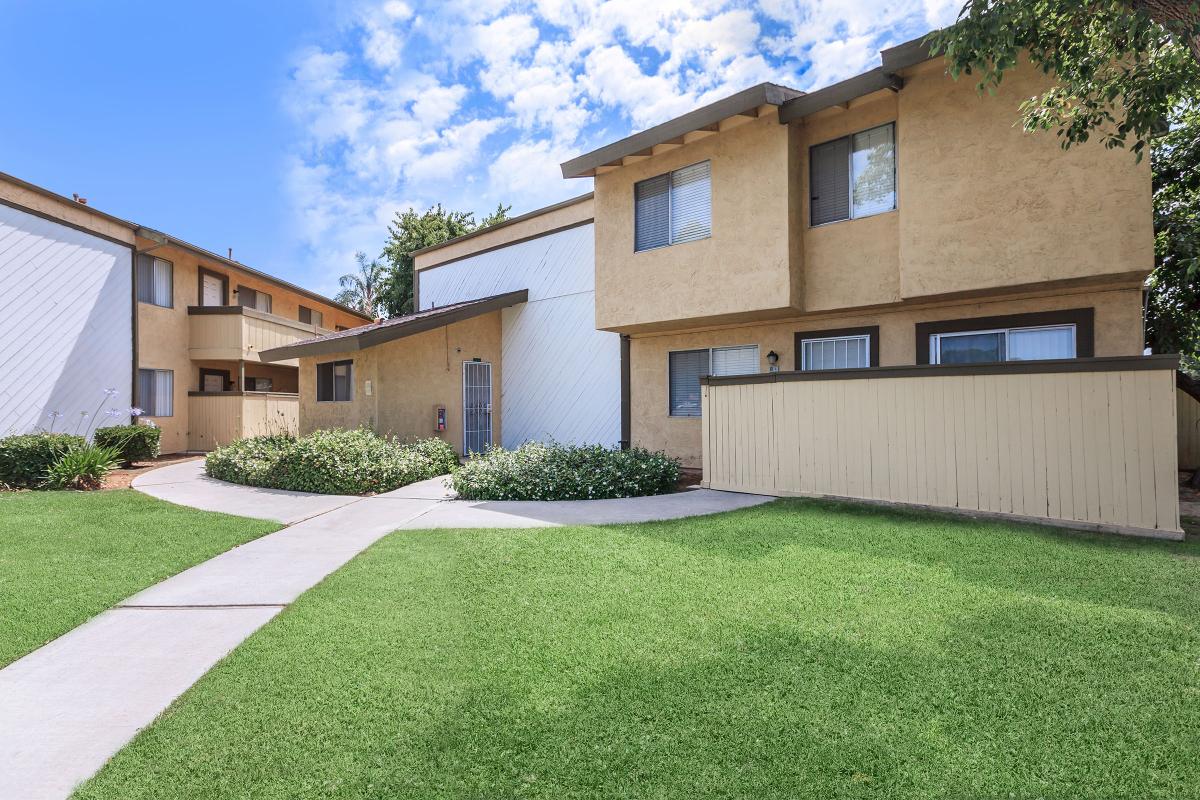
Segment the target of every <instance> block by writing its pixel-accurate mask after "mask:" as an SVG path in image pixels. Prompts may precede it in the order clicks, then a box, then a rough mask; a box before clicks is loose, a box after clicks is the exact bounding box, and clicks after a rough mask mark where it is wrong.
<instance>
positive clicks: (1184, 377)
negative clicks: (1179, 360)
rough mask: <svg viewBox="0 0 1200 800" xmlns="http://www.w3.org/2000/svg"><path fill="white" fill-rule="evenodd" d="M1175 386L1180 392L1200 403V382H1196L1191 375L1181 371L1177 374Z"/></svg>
mask: <svg viewBox="0 0 1200 800" xmlns="http://www.w3.org/2000/svg"><path fill="white" fill-rule="evenodd" d="M1175 385H1176V386H1177V387H1178V388H1179V391H1181V392H1183V393H1184V394H1186V395H1188V396H1189V397H1191V398H1192V399H1193V400H1195V401H1196V402H1198V403H1200V380H1196V379H1195V378H1193V377H1192V376H1191V375H1188V374H1187V373H1186V372H1184V371H1182V370H1180V371H1179V372H1176V373H1175Z"/></svg>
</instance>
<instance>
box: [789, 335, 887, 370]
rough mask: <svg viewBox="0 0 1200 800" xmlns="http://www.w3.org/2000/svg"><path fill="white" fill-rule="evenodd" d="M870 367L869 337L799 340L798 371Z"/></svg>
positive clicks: (828, 337)
mask: <svg viewBox="0 0 1200 800" xmlns="http://www.w3.org/2000/svg"><path fill="white" fill-rule="evenodd" d="M869 366H871V337H870V336H869V335H867V334H865V333H864V334H862V335H854V336H824V337H820V338H816V339H801V340H800V369H802V370H810V369H862V368H864V367H869Z"/></svg>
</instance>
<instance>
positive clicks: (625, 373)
mask: <svg viewBox="0 0 1200 800" xmlns="http://www.w3.org/2000/svg"><path fill="white" fill-rule="evenodd" d="M630 375H631V369H630V366H629V334H627V333H622V334H621V449H622V450H628V449H629V448H630V447H631V446H632V445H633V420H632V419H631V416H632V415H631V410H632V406H633V403H632V402H631V394H632V393H631V387H630V384H631V381H630Z"/></svg>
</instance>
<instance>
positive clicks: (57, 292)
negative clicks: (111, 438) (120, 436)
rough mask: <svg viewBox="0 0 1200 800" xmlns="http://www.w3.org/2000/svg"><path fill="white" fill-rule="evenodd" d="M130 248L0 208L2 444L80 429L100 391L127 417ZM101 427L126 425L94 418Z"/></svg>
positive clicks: (130, 366)
mask: <svg viewBox="0 0 1200 800" xmlns="http://www.w3.org/2000/svg"><path fill="white" fill-rule="evenodd" d="M131 259H132V253H131V251H130V249H129V248H128V247H125V246H123V245H120V244H117V243H115V242H110V241H108V240H107V239H102V238H100V237H98V236H93V235H91V234H88V233H84V232H82V231H79V230H76V229H75V228H71V227H68V226H66V225H60V224H58V223H56V222H51V221H50V220H47V219H43V218H42V217H38V216H35V215H33V214H27V213H25V212H24V211H19V210H17V209H15V208H12V207H10V206H7V205H3V204H0V436H5V435H8V434H10V433H26V432H29V431H32V430H33V429H34V428H35V427H49V426H50V419H49V418H48V415H49V414H50V412H53V411H58V412H61V413H62V414H63V417H62V419H60V420H58V421H57V422H56V423H55V426H54V427H55V429H56V430H59V431H62V430H66V431H68V432H72V431H74V430H75V429H76V428H77V427H82V426H80V413H79V412H80V411H87V412H88V413H89V414H91V413H94V412H95V411H96V408H97V406H98V405H99V404H100V402H101V401H102V400H103V398H104V390H105V388H109V387H111V388H115V389H117V391H118V392H120V394H119V395H118V396H117V397H116V398H114V400H113V401H112V402H110V403H106V404H105V407H106V408H108V407H116V408H121V409H127V408H129V406H130V404H131V402H132V400H131V398H130V392H131V391H132V384H133V375H132V371H133V323H132V320H131V317H132V313H133V309H132V305H133V296H132V295H133V267H132V263H131ZM98 422H99V423H100V424H112V423H113V422H117V423H127V422H129V417H128V416H126V417H124V419H116V420H113V419H110V418H108V417H105V416H103V412H101V417H100V420H99V421H98Z"/></svg>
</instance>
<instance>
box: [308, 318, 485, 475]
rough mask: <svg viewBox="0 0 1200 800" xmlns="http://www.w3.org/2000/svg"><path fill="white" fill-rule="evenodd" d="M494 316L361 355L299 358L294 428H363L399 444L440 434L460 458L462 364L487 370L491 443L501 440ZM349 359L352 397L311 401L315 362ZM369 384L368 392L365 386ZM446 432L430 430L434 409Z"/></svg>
mask: <svg viewBox="0 0 1200 800" xmlns="http://www.w3.org/2000/svg"><path fill="white" fill-rule="evenodd" d="M500 325H501V322H500V312H499V311H494V312H491V313H488V314H482V315H480V316H478V317H474V318H472V319H468V320H464V321H462V322H456V323H454V324H452V325H447V326H443V327H441V328H436V329H434V330H431V331H426V332H424V333H418V334H416V335H414V336H407V337H405V338H403V339H397V340H396V341H392V342H387V343H384V344H381V345H376V346H375V347H370V348H367V349H365V350H357V351H353V352H348V353H341V354H333V355H322V356H309V357H305V358H302V359H300V431H301V433H302V434H305V433H310V432H312V431H314V430H320V429H323V428H355V427H359V426H365V427H368V428H371V429H373V430H375V431H377V432H378V433H381V434H387V435H393V436H398V437H400V438H402V439H417V438H426V437H429V436H434V435H439V436H441V437H442V438H444V439H445V440H446V441H447V442H449V443H450V444H451V446H453V447H454V449H455V451H457V452H458V453H460V454H461V453H462V450H463V429H462V404H463V403H462V365H463V362H464V361H471V360H472V359H476V358H478V359H479V360H481V361H486V362H489V363H491V365H492V441H493V443H495V444H499V442H500V420H501V412H502V402H501V396H500V386H501V380H500V378H501V375H500V369H501V364H500ZM345 359H350V360H353V362H354V369H353V380H354V393H353V395H354V396H353V399H352V400H349V401H344V402H317V399H316V397H317V391H316V377H317V370H316V368H317V365H318V364H323V363H326V362H329V361H341V360H345ZM367 381H370V382H371V394H370V395H368V394H367V392H366V382H367ZM436 406H444V407H445V408H446V430H445V431H443V432H441V433H440V434H436V433H435V431H434V408H435V407H436Z"/></svg>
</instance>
